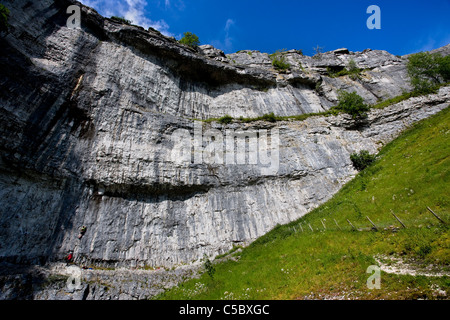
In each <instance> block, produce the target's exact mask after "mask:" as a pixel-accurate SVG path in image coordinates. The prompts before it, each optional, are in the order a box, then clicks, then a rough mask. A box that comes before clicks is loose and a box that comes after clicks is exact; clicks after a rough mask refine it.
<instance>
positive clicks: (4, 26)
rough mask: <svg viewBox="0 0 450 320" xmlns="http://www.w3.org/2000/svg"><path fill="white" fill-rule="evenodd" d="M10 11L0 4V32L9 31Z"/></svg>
mask: <svg viewBox="0 0 450 320" xmlns="http://www.w3.org/2000/svg"><path fill="white" fill-rule="evenodd" d="M9 15H10V11H9V9H8V8H7V7H5V6H4V5H3V4H0V32H3V31H8V18H9Z"/></svg>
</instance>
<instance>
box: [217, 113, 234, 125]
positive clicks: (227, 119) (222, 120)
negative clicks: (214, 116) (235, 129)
mask: <svg viewBox="0 0 450 320" xmlns="http://www.w3.org/2000/svg"><path fill="white" fill-rule="evenodd" d="M218 121H219V123H222V124H228V123H230V122H231V121H233V117H232V116H229V115H224V116H223V117H221V118H219V120H218Z"/></svg>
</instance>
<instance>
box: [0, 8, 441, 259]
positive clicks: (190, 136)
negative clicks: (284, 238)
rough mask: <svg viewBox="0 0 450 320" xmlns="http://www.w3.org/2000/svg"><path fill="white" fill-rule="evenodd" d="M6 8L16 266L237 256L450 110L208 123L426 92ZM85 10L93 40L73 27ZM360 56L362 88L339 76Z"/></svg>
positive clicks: (0, 96)
mask: <svg viewBox="0 0 450 320" xmlns="http://www.w3.org/2000/svg"><path fill="white" fill-rule="evenodd" d="M3 2H4V4H5V5H6V6H7V7H8V8H9V9H10V11H11V17H10V21H9V23H10V25H11V27H10V33H9V34H8V35H5V36H2V37H1V39H0V47H1V56H0V87H1V90H0V110H1V112H0V123H1V125H0V131H1V135H0V148H1V158H0V160H1V162H0V196H1V206H0V244H1V245H0V258H1V259H2V260H6V261H10V262H22V263H38V262H40V263H43V262H46V261H55V260H59V259H62V258H63V257H64V256H65V255H66V254H67V252H68V251H69V250H73V252H74V257H75V261H76V262H77V263H83V264H96V265H108V266H116V267H117V266H131V267H135V266H154V267H157V266H165V267H172V266H175V265H180V264H189V263H191V262H194V261H197V260H198V259H201V258H202V257H203V255H204V254H206V255H208V256H214V255H216V254H219V253H223V252H225V251H227V250H229V249H230V248H231V247H232V245H233V244H239V243H248V242H250V241H252V240H254V239H256V238H257V237H259V236H261V235H263V234H264V233H266V232H267V231H269V230H270V229H271V228H273V227H274V226H275V225H276V224H283V223H287V222H289V221H292V220H294V219H297V218H299V217H301V216H302V215H304V214H306V213H307V212H308V211H310V210H311V209H312V208H314V207H316V206H317V205H319V204H320V203H322V202H324V201H325V200H327V199H328V198H330V197H331V196H332V195H333V194H334V193H335V192H337V191H338V190H339V189H340V188H341V187H342V186H343V184H344V183H346V182H347V181H348V180H349V179H351V178H352V177H353V176H354V174H355V173H356V171H355V170H354V168H353V166H352V164H351V162H350V159H349V156H350V154H351V153H352V152H355V151H359V150H361V149H367V150H369V151H371V152H376V151H377V149H379V148H380V147H381V146H382V145H383V144H384V143H386V142H388V141H390V140H392V139H393V138H394V137H396V136H397V135H398V134H399V133H400V132H401V131H402V130H404V129H405V128H406V127H407V126H409V125H410V124H412V123H413V122H415V121H418V120H420V119H423V118H425V117H427V116H429V115H431V114H434V113H436V112H438V111H439V110H442V109H443V108H445V107H447V106H448V103H449V100H450V99H449V98H450V89H449V88H448V87H444V88H442V89H441V90H440V91H439V93H438V94H434V95H430V96H427V97H419V98H412V99H410V100H408V101H406V102H403V103H400V104H397V105H393V106H391V107H388V108H386V109H383V110H375V111H371V112H370V114H369V116H368V118H367V120H366V121H365V123H363V124H361V125H360V126H358V127H357V128H355V126H354V124H353V122H354V121H353V120H351V119H350V118H349V117H348V116H346V115H339V116H330V117H311V118H308V119H307V120H305V121H301V122H300V121H284V122H277V123H269V122H262V121H260V122H253V123H240V122H239V123H238V122H234V123H230V124H219V123H217V122H212V123H207V122H200V121H194V119H208V118H217V117H221V116H224V115H226V114H228V115H230V116H233V117H240V116H242V117H255V116H261V115H263V114H266V113H270V112H273V113H274V114H276V115H279V116H287V115H298V114H303V113H312V112H320V111H324V110H327V109H329V108H330V107H331V106H333V105H335V104H336V101H337V91H338V90H339V89H344V90H349V91H356V92H358V94H360V95H361V96H362V97H364V99H365V101H366V102H367V103H375V102H376V101H378V100H380V99H386V98H390V97H393V96H396V95H399V94H401V93H402V91H404V90H409V89H410V87H409V84H408V79H407V76H406V71H405V65H406V59H404V58H401V57H400V58H399V57H396V56H393V55H391V54H389V53H387V52H384V51H375V50H366V51H364V52H358V53H353V52H348V51H346V50H337V51H335V52H328V53H324V54H322V55H321V56H320V57H315V58H313V57H306V56H302V55H301V54H299V53H298V52H297V51H289V52H286V53H284V55H285V58H286V60H287V62H289V63H290V64H291V66H292V68H291V70H290V71H289V72H287V73H279V72H277V71H276V70H274V69H273V68H272V66H271V63H270V58H269V56H268V55H267V54H263V53H260V52H256V51H255V52H249V51H243V52H239V53H235V54H232V55H228V56H225V55H224V54H223V53H222V52H220V51H219V50H215V49H213V48H211V47H209V46H203V47H202V48H201V50H199V52H196V51H194V50H192V49H190V48H187V47H185V46H182V45H180V44H178V43H177V42H176V41H174V40H173V39H169V38H166V37H164V36H162V35H161V34H159V33H158V32H156V31H146V30H143V29H142V28H139V27H134V26H127V25H122V24H119V23H117V22H114V21H112V20H110V19H106V18H103V17H101V16H100V15H98V14H97V13H96V12H95V11H94V10H92V9H90V8H88V7H85V6H83V5H82V4H80V3H77V2H73V1H69V0H43V1H34V2H31V1H27V0H15V1H3ZM74 3H75V4H78V5H79V6H80V7H81V9H82V15H81V27H82V28H81V29H70V28H67V26H66V20H67V18H68V16H69V15H68V14H66V9H67V7H68V6H69V5H71V4H74ZM442 51H443V52H444V53H445V54H447V53H448V51H449V47H448V46H447V47H446V48H443V49H442ZM350 60H353V61H355V62H356V64H357V66H358V67H359V68H362V69H366V70H365V71H364V72H363V73H362V76H361V78H360V79H357V80H352V79H350V78H349V77H347V76H345V77H338V78H332V77H330V76H329V74H328V72H329V70H335V71H338V70H341V69H343V68H344V67H346V66H347V65H348V63H349V61H350ZM246 135H247V136H249V137H248V138H247V139H248V140H250V142H251V141H253V142H255V141H256V142H257V143H256V145H257V146H258V149H257V152H255V153H253V155H255V154H256V155H257V157H256V159H253V158H252V153H251V151H250V150H251V143H250V146H248V147H247V148H249V149H248V151H247V152H241V153H239V142H245V141H246V139H245V138H243V137H244V136H246ZM212 137H214V139H212ZM252 139H253V140H252ZM234 141H236V144H235V143H234ZM218 146H220V148H222V147H223V148H222V151H220V152H219V149H220V148H219V147H218ZM212 149H215V150H216V152H215V153H214V156H215V157H216V158H214V157H213V156H211V155H212V154H213V153H212V152H211V150H212ZM235 151H236V152H235ZM222 152H223V153H222ZM235 153H236V154H237V157H236V158H235V157H234V155H235ZM239 154H241V155H242V154H244V157H243V158H241V159H239ZM230 155H231V156H230ZM82 225H85V226H86V227H87V231H86V233H85V234H84V236H83V237H82V238H81V239H79V238H78V228H79V227H80V226H82Z"/></svg>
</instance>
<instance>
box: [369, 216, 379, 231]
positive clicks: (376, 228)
mask: <svg viewBox="0 0 450 320" xmlns="http://www.w3.org/2000/svg"><path fill="white" fill-rule="evenodd" d="M366 218H367V220H369V221H370V223H371V224H372V225H373V227H374V228H375V230H377V231H378V227H377V226H376V225H375V223H373V222H372V220H370V218H369V217H368V216H366Z"/></svg>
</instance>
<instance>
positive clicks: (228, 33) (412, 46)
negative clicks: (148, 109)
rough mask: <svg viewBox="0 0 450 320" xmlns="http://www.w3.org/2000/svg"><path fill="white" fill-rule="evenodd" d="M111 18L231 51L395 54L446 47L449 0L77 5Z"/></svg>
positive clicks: (127, 0) (100, 0)
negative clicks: (377, 22) (374, 11)
mask: <svg viewBox="0 0 450 320" xmlns="http://www.w3.org/2000/svg"><path fill="white" fill-rule="evenodd" d="M81 2H82V3H84V4H86V5H89V6H91V7H93V8H94V9H96V10H97V11H98V12H99V13H100V14H102V15H104V16H106V17H110V16H112V15H118V16H123V17H125V18H127V19H129V20H132V21H133V23H134V24H137V25H141V26H143V27H145V28H147V27H150V26H151V27H153V28H155V29H158V30H160V31H161V32H162V33H163V34H165V35H169V36H174V37H175V38H177V39H180V38H181V36H182V34H183V32H185V31H190V32H193V33H195V34H196V35H198V36H199V38H200V41H201V44H212V45H214V46H215V47H217V48H219V49H221V50H223V51H225V53H232V52H236V51H238V50H245V49H248V50H259V51H261V52H268V53H272V52H275V51H276V50H279V49H302V50H303V53H304V54H306V55H313V54H314V50H313V48H315V47H317V46H320V47H322V48H323V49H324V51H331V50H334V49H338V48H342V47H346V48H348V49H349V50H351V51H362V50H364V49H367V48H370V49H380V50H387V51H389V52H391V53H393V54H396V55H404V54H408V53H413V52H419V51H427V50H432V49H436V48H438V47H441V46H444V45H446V44H448V43H450V18H449V16H450V0H427V1H423V0H420V1H419V0H409V1H407V0H346V1H330V0H320V1H314V0H307V1H303V0H297V1H295V0H276V1H273V0H270V1H269V0H239V1H237V0H227V1H216V0H81ZM370 5H377V6H378V7H379V8H380V9H381V29H380V30H377V29H374V30H369V29H368V28H367V25H366V21H367V19H368V18H369V17H370V16H371V14H368V13H367V12H366V11H367V8H368V7H369V6H370Z"/></svg>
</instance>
